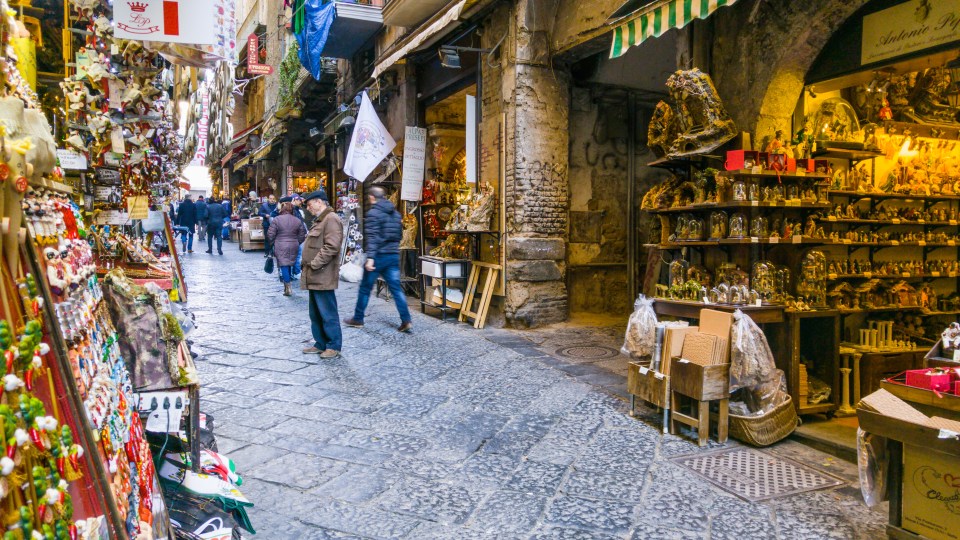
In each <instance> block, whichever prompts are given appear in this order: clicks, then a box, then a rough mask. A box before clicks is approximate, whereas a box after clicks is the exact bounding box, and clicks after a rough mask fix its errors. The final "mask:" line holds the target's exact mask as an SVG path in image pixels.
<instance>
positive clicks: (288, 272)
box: [280, 266, 293, 283]
mask: <svg viewBox="0 0 960 540" xmlns="http://www.w3.org/2000/svg"><path fill="white" fill-rule="evenodd" d="M292 270H293V267H292V266H281V267H280V281H282V282H284V283H290V282H291V281H292V280H293V272H292Z"/></svg>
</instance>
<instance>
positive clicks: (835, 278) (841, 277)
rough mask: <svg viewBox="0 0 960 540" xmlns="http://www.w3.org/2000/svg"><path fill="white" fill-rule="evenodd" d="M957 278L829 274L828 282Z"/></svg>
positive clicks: (948, 276)
mask: <svg viewBox="0 0 960 540" xmlns="http://www.w3.org/2000/svg"><path fill="white" fill-rule="evenodd" d="M831 276H833V277H831ZM956 278H957V276H955V275H954V276H950V275H940V276H932V275H930V274H921V275H909V276H904V275H902V274H901V275H891V274H887V275H882V276H881V275H873V274H871V275H866V274H835V275H834V274H828V275H827V281H842V280H844V279H890V280H893V279H914V280H915V279H956Z"/></svg>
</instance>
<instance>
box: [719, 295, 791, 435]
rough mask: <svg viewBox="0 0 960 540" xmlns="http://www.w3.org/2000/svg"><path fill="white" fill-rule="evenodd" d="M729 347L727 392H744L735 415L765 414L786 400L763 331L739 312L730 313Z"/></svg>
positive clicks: (782, 379) (782, 380) (784, 386)
mask: <svg viewBox="0 0 960 540" xmlns="http://www.w3.org/2000/svg"><path fill="white" fill-rule="evenodd" d="M733 319H734V323H733V330H732V332H731V341H732V343H731V347H730V392H731V393H732V392H735V391H737V390H740V389H743V392H742V393H741V394H742V398H743V402H742V403H743V404H742V405H740V404H737V403H731V404H730V406H731V408H732V409H731V410H732V411H733V410H736V411H737V412H735V413H734V414H737V415H740V416H749V415H756V414H765V413H767V412H769V411H771V410H773V409H774V408H776V407H777V406H778V405H780V404H781V403H783V402H784V401H785V400H786V399H787V396H788V394H787V391H786V389H787V384H786V376H785V375H784V373H783V371H782V370H779V369H777V366H776V363H775V362H774V360H773V352H772V351H771V350H770V345H769V344H768V343H767V336H765V335H764V334H763V330H761V329H760V327H759V326H757V323H755V322H753V319H751V318H750V317H749V316H747V315H746V314H744V313H743V312H742V311H740V310H739V309H738V310H736V311H735V312H734V313H733Z"/></svg>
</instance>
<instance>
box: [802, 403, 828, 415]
mask: <svg viewBox="0 0 960 540" xmlns="http://www.w3.org/2000/svg"><path fill="white" fill-rule="evenodd" d="M836 408H837V406H836V405H834V404H833V403H817V404H816V405H797V414H822V413H829V412H832V411H834V410H835V409H836Z"/></svg>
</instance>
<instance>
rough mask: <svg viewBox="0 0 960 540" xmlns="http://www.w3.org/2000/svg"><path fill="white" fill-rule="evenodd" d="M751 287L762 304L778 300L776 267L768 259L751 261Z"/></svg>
mask: <svg viewBox="0 0 960 540" xmlns="http://www.w3.org/2000/svg"><path fill="white" fill-rule="evenodd" d="M751 283H753V289H754V290H755V291H757V295H758V297H759V298H760V301H762V302H763V303H764V304H769V303H772V302H776V301H778V296H779V295H778V293H777V290H778V287H777V267H776V266H775V265H774V264H773V263H772V262H770V261H757V262H755V263H753V274H752V276H751Z"/></svg>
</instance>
